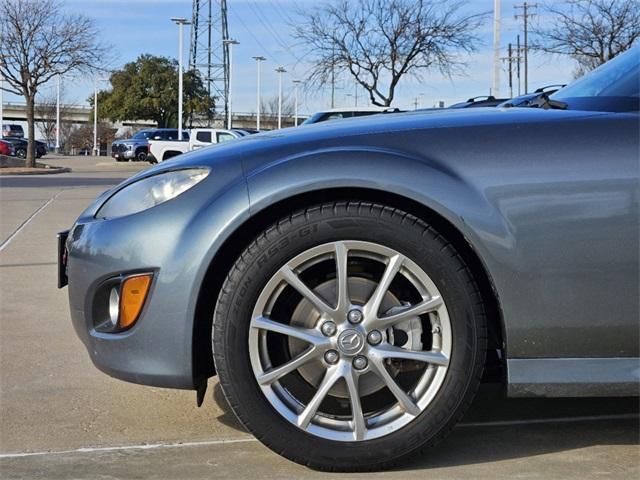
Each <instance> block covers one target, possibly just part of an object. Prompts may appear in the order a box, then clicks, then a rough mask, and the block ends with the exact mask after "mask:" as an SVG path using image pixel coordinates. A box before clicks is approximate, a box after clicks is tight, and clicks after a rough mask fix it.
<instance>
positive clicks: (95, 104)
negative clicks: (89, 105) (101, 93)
mask: <svg viewBox="0 0 640 480" xmlns="http://www.w3.org/2000/svg"><path fill="white" fill-rule="evenodd" d="M93 154H94V155H95V156H96V157H97V156H100V151H99V150H98V79H97V78H95V79H94V80H93Z"/></svg>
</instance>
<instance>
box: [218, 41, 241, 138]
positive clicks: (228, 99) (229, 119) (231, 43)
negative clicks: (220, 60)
mask: <svg viewBox="0 0 640 480" xmlns="http://www.w3.org/2000/svg"><path fill="white" fill-rule="evenodd" d="M222 43H224V44H225V45H229V93H228V97H227V105H228V112H227V113H228V118H227V130H231V122H232V115H233V104H232V102H231V98H232V97H231V89H232V86H233V46H234V45H238V44H239V43H240V42H239V41H237V40H234V39H232V38H227V39H225V40H223V41H222Z"/></svg>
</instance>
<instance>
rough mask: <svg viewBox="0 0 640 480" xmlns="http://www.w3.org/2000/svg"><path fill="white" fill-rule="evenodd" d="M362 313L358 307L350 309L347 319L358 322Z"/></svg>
mask: <svg viewBox="0 0 640 480" xmlns="http://www.w3.org/2000/svg"><path fill="white" fill-rule="evenodd" d="M362 318H363V315H362V312H361V311H360V310H358V309H355V308H354V309H353V310H350V311H349V313H348V314H347V320H349V322H351V323H360V322H361V321H362Z"/></svg>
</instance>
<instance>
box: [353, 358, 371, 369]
mask: <svg viewBox="0 0 640 480" xmlns="http://www.w3.org/2000/svg"><path fill="white" fill-rule="evenodd" d="M368 364H369V361H368V360H367V357H363V356H362V355H358V356H357V357H356V358H354V359H353V368H355V369H356V370H364V369H365V368H367V365H368Z"/></svg>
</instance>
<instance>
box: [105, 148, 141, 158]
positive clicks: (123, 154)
mask: <svg viewBox="0 0 640 480" xmlns="http://www.w3.org/2000/svg"><path fill="white" fill-rule="evenodd" d="M111 157H112V158H115V159H118V158H124V159H126V160H131V159H132V158H135V153H134V151H133V150H128V149H127V150H118V151H117V152H114V151H112V152H111Z"/></svg>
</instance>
